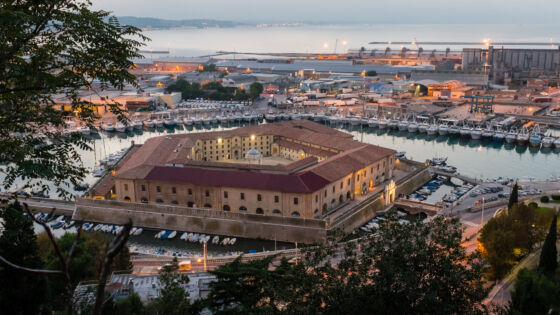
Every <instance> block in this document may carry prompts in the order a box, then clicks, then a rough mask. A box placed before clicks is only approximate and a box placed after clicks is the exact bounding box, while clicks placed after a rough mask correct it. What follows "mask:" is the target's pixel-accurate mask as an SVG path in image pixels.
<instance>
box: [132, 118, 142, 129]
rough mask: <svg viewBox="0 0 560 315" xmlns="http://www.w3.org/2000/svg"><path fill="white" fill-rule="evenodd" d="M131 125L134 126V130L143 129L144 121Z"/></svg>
mask: <svg viewBox="0 0 560 315" xmlns="http://www.w3.org/2000/svg"><path fill="white" fill-rule="evenodd" d="M131 125H132V128H134V129H142V121H140V120H134V121H132V123H131Z"/></svg>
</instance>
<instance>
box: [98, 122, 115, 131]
mask: <svg viewBox="0 0 560 315" xmlns="http://www.w3.org/2000/svg"><path fill="white" fill-rule="evenodd" d="M101 129H103V130H105V131H107V132H113V131H115V126H114V125H113V124H102V125H101Z"/></svg>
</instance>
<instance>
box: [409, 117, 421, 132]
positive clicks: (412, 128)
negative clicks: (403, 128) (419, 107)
mask: <svg viewBox="0 0 560 315" xmlns="http://www.w3.org/2000/svg"><path fill="white" fill-rule="evenodd" d="M407 130H408V132H413V133H414V132H417V131H418V123H417V122H416V118H414V117H412V121H411V122H410V123H409V124H408V128H407Z"/></svg>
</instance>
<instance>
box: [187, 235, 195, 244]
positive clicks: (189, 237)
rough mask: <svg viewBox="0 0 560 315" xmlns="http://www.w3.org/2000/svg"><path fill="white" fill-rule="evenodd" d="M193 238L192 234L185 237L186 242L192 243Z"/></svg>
mask: <svg viewBox="0 0 560 315" xmlns="http://www.w3.org/2000/svg"><path fill="white" fill-rule="evenodd" d="M193 236H194V233H189V235H187V241H189V242H190V241H192V238H193Z"/></svg>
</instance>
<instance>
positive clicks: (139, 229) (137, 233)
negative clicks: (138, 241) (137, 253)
mask: <svg viewBox="0 0 560 315" xmlns="http://www.w3.org/2000/svg"><path fill="white" fill-rule="evenodd" d="M142 231H144V229H142V228H137V229H136V231H135V232H134V235H135V236H138V235H140V234H142Z"/></svg>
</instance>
